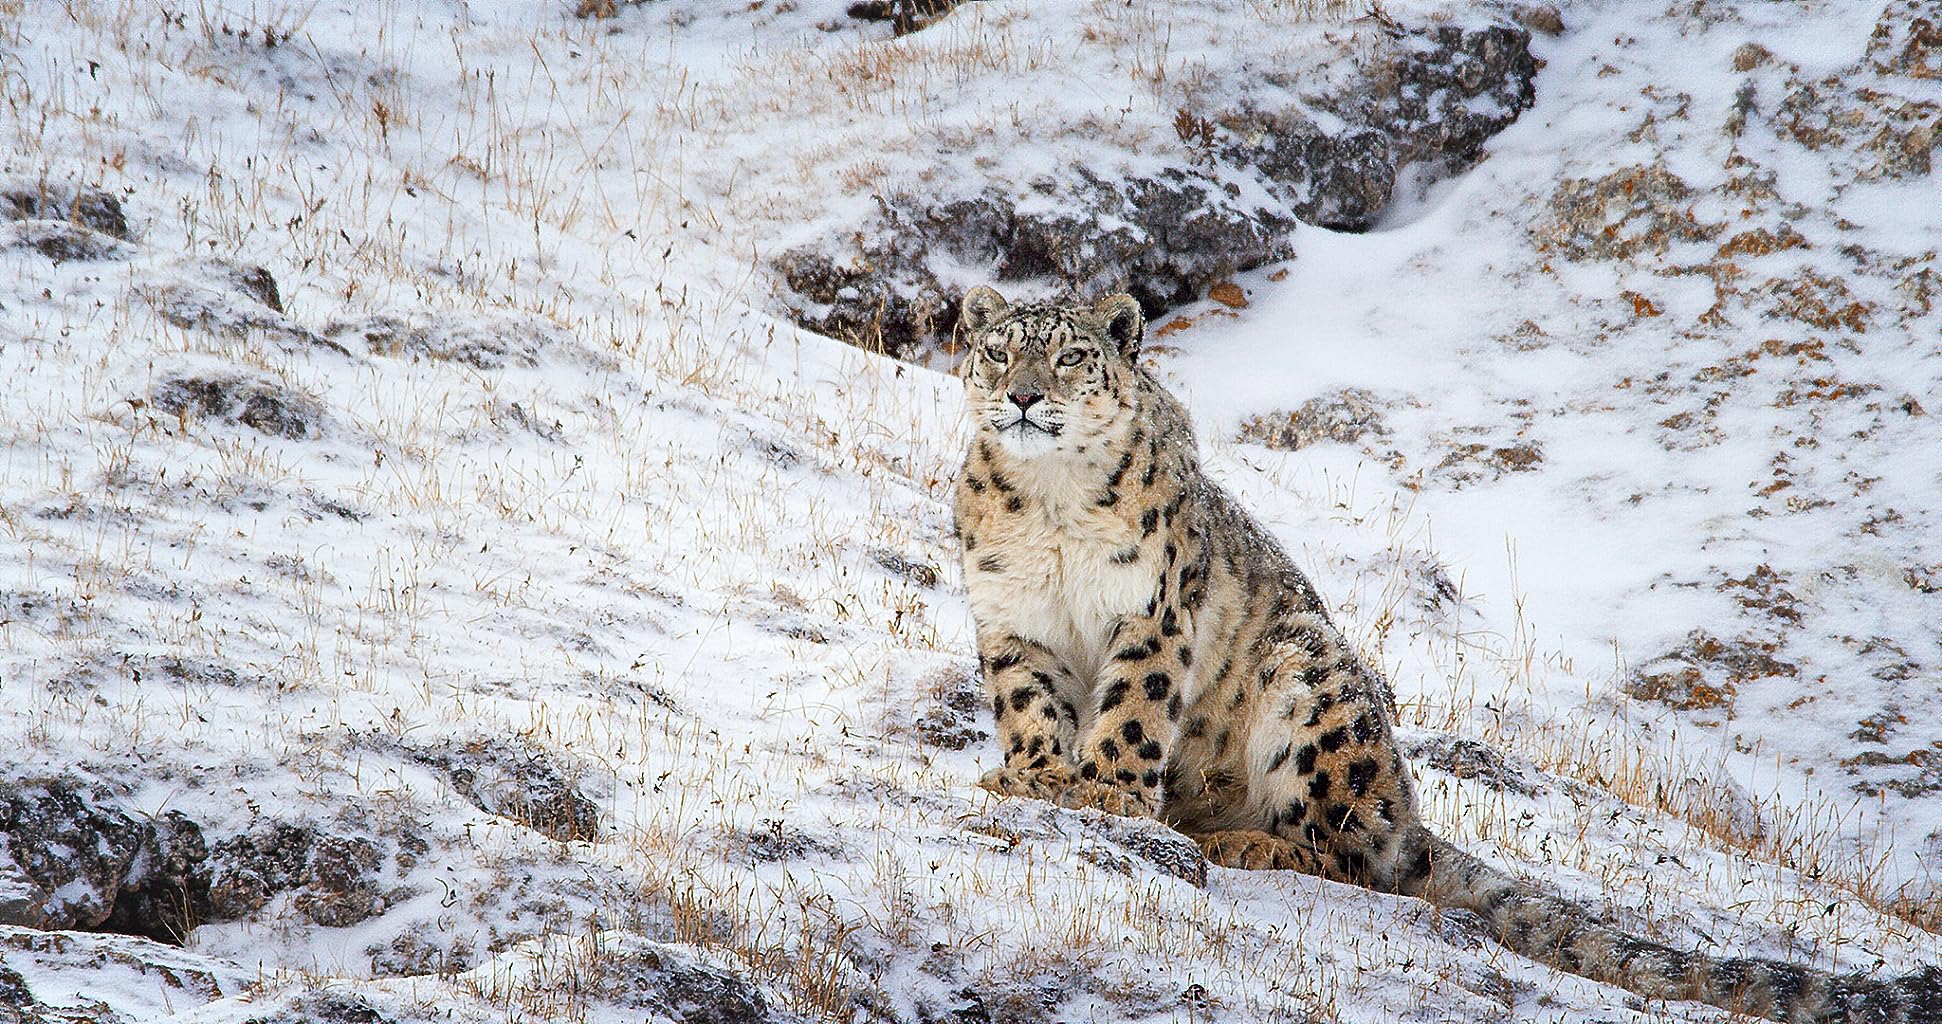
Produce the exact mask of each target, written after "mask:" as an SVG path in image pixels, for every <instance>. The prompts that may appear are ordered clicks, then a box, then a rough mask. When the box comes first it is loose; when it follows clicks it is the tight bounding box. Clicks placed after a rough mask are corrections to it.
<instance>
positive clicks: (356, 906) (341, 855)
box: [296, 835, 385, 928]
mask: <svg viewBox="0 0 1942 1024" xmlns="http://www.w3.org/2000/svg"><path fill="white" fill-rule="evenodd" d="M383 864H384V855H383V853H382V852H380V851H379V849H378V847H377V845H376V844H375V843H373V842H371V841H370V840H369V839H365V838H363V837H361V836H334V835H325V836H319V837H318V838H317V841H316V843H314V844H313V845H312V846H311V848H310V859H309V864H308V867H309V871H308V876H307V877H306V878H305V880H304V887H303V889H302V890H301V891H300V892H298V893H297V898H296V907H297V909H298V910H300V911H303V912H304V913H305V914H306V915H308V916H309V917H310V919H311V920H312V921H315V922H317V923H318V924H321V925H323V926H325V927H326V928H343V927H346V926H349V925H354V924H356V923H358V922H359V921H363V920H365V919H367V918H370V917H374V916H376V915H378V914H380V913H383V912H384V905H385V901H384V895H383V893H382V892H381V891H380V890H379V888H378V870H379V869H380V868H381V867H382V866H383Z"/></svg>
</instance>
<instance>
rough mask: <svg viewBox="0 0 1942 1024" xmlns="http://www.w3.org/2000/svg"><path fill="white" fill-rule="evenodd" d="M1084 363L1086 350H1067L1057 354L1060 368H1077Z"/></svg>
mask: <svg viewBox="0 0 1942 1024" xmlns="http://www.w3.org/2000/svg"><path fill="white" fill-rule="evenodd" d="M1085 361H1086V350H1085V349H1082V348H1069V349H1066V350H1065V351H1064V352H1061V353H1059V365H1060V366H1077V365H1079V364H1080V363H1083V362H1085Z"/></svg>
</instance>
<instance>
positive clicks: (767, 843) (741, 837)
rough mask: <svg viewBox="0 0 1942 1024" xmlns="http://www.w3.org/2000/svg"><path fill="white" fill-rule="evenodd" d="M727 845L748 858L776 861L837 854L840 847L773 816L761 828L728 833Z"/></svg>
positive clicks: (760, 860)
mask: <svg viewBox="0 0 1942 1024" xmlns="http://www.w3.org/2000/svg"><path fill="white" fill-rule="evenodd" d="M727 846H728V848H729V849H730V850H731V851H732V852H736V853H740V854H742V855H744V856H746V857H747V858H748V859H749V860H751V861H758V862H764V863H779V862H782V861H792V860H802V859H803V858H805V857H840V856H842V854H843V847H842V846H840V845H838V844H837V843H835V842H833V841H831V840H829V839H824V838H821V837H818V836H813V835H811V834H809V833H808V832H805V831H803V830H802V829H801V828H798V827H796V826H795V825H791V824H789V823H788V822H784V821H781V820H778V819H774V818H768V819H764V820H763V822H762V827H761V828H752V829H746V830H737V831H736V832H734V833H731V834H730V836H729V842H728V844H727Z"/></svg>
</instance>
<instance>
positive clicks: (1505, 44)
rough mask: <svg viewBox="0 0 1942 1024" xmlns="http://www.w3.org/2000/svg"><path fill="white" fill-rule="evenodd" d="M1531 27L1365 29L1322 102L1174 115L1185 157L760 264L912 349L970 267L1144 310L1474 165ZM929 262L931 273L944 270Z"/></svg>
mask: <svg viewBox="0 0 1942 1024" xmlns="http://www.w3.org/2000/svg"><path fill="white" fill-rule="evenodd" d="M1530 38H1531V37H1530V32H1529V31H1528V30H1526V29H1524V28H1521V27H1517V26H1515V25H1512V24H1509V23H1504V24H1488V25H1484V26H1482V27H1471V28H1463V27H1458V26H1453V25H1442V26H1436V27H1433V28H1419V29H1403V28H1397V29H1394V30H1393V31H1390V32H1384V33H1377V34H1375V36H1374V38H1373V39H1372V40H1371V42H1370V46H1371V48H1372V50H1373V53H1374V56H1372V57H1370V58H1369V59H1367V60H1366V61H1365V63H1364V65H1363V66H1362V67H1360V68H1359V70H1358V71H1357V73H1355V74H1354V75H1351V76H1348V80H1347V82H1346V83H1343V84H1341V85H1339V86H1338V87H1336V88H1335V89H1334V90H1333V91H1332V92H1331V93H1330V94H1329V95H1326V96H1323V97H1319V98H1316V97H1305V98H1304V100H1303V101H1302V102H1296V101H1293V100H1291V99H1288V98H1287V97H1289V96H1291V95H1293V94H1294V93H1295V92H1296V89H1295V86H1296V82H1295V80H1294V78H1293V77H1292V76H1286V77H1287V80H1286V81H1281V80H1279V78H1278V77H1277V75H1278V73H1269V74H1267V75H1266V76H1265V77H1266V78H1267V79H1269V80H1270V84H1272V85H1274V86H1275V88H1274V89H1271V90H1265V91H1264V92H1263V93H1262V95H1264V96H1274V97H1277V98H1278V100H1277V102H1276V103H1275V104H1272V105H1271V104H1270V103H1269V102H1268V101H1267V100H1248V101H1246V102H1245V103H1241V104H1239V105H1238V106H1237V108H1236V109H1228V110H1219V109H1215V110H1206V111H1194V110H1188V109H1185V108H1182V109H1181V110H1180V111H1179V112H1178V114H1177V116H1176V117H1175V119H1174V122H1173V125H1172V129H1173V131H1174V133H1175V134H1176V135H1177V136H1178V137H1179V140H1180V143H1181V151H1182V152H1183V153H1184V154H1185V156H1184V159H1183V160H1182V161H1181V162H1180V163H1178V164H1176V165H1174V166H1168V167H1163V168H1161V169H1160V170H1158V171H1155V172H1150V173H1145V174H1141V175H1137V176H1132V177H1127V178H1123V179H1113V180H1109V179H1107V178H1103V177H1101V176H1099V175H1098V174H1096V173H1095V172H1094V171H1093V170H1091V169H1089V168H1088V167H1086V166H1079V165H1075V166H1071V167H1067V168H1064V169H1062V170H1060V171H1058V172H1056V173H1047V174H1044V175H1041V176H1039V177H1037V178H1034V179H1032V180H1029V181H1023V182H1020V181H1008V180H1002V179H1001V180H998V181H996V182H993V183H992V184H989V185H986V186H984V187H982V188H980V189H978V190H976V191H972V192H956V193H945V194H938V193H934V192H916V191H903V192H896V193H894V194H888V195H879V196H878V197H877V198H878V211H879V212H878V214H877V215H876V216H875V217H874V218H873V221H872V222H871V223H868V224H860V225H850V226H847V227H846V228H845V229H844V230H841V231H839V232H834V233H832V234H831V235H830V236H828V237H825V238H823V239H821V240H818V241H815V242H812V243H809V244H805V245H798V246H796V247H794V248H791V249H789V250H787V251H785V252H783V253H781V254H779V255H778V256H777V257H776V258H775V259H774V268H775V270H776V271H777V274H778V276H779V278H780V282H781V284H782V286H783V287H784V289H785V291H784V295H783V301H784V304H785V305H786V306H787V307H788V310H789V313H790V315H791V317H792V318H793V319H794V320H795V321H796V323H798V324H800V325H801V326H803V327H806V328H809V329H811V330H815V331H819V332H821V333H825V334H829V335H831V336H834V337H838V338H842V339H844V340H846V341H849V342H851V343H853V344H856V345H859V346H862V347H864V348H868V349H872V350H877V351H884V352H889V353H891V354H894V355H899V356H904V357H917V356H920V355H921V354H922V352H923V351H924V348H925V346H926V345H927V344H928V343H931V342H939V341H944V340H945V339H948V338H949V337H950V335H951V332H952V330H953V328H954V326H955V323H956V307H957V301H958V299H959V298H960V296H961V294H962V288H963V286H964V285H963V282H962V281H959V280H954V279H953V277H952V275H954V274H955V275H960V276H961V275H963V274H965V273H967V272H969V273H973V274H976V275H978V276H982V277H987V278H993V279H997V280H1000V281H1019V282H1029V283H1031V284H1032V285H1033V286H1034V287H1036V288H1038V289H1039V290H1049V291H1058V292H1066V293H1078V294H1092V293H1098V292H1103V291H1127V292H1130V293H1131V294H1133V295H1134V296H1135V297H1136V298H1138V299H1139V300H1140V304H1141V305H1142V306H1143V307H1144V308H1145V309H1146V312H1147V314H1148V315H1149V317H1151V316H1157V315H1158V314H1159V313H1161V312H1162V311H1164V310H1165V309H1167V308H1169V307H1172V306H1176V305H1179V304H1181V303H1185V302H1190V301H1193V300H1195V299H1198V298H1200V297H1201V296H1202V295H1204V294H1206V292H1207V289H1208V288H1209V287H1210V286H1211V285H1212V284H1214V283H1215V282H1218V281H1220V280H1222V279H1225V278H1227V277H1230V276H1232V275H1233V274H1234V273H1236V272H1238V271H1243V270H1247V269H1250V268H1253V267H1258V266H1261V265H1263V264H1266V263H1271V262H1275V261H1279V260H1285V259H1289V258H1291V257H1293V256H1294V255H1295V253H1294V248H1293V245H1292V243H1291V241H1290V231H1291V229H1292V228H1294V227H1295V226H1296V225H1297V224H1298V223H1309V224H1317V225H1322V226H1325V227H1330V228H1336V229H1341V230H1350V231H1354V230H1362V229H1364V228H1367V227H1369V226H1370V225H1371V224H1373V223H1374V222H1375V221H1376V219H1377V218H1378V217H1380V216H1381V215H1382V213H1383V211H1384V210H1385V209H1386V208H1387V207H1388V206H1389V205H1390V202H1391V200H1392V198H1393V196H1394V192H1395V189H1396V182H1397V178H1398V174H1399V172H1400V171H1401V170H1402V169H1403V168H1405V167H1411V166H1415V167H1418V168H1420V171H1419V174H1418V178H1419V180H1423V179H1434V178H1435V177H1439V176H1443V175H1448V174H1451V173H1455V172H1457V171H1460V170H1462V169H1464V168H1467V167H1468V166H1470V165H1471V164H1472V163H1474V162H1475V161H1476V160H1477V159H1478V157H1479V156H1480V154H1481V153H1482V150H1483V146H1484V143H1485V142H1486V141H1488V140H1489V138H1490V137H1491V136H1492V135H1495V134H1496V133H1497V132H1499V131H1502V130H1503V129H1504V128H1505V127H1506V126H1508V125H1509V124H1510V123H1511V122H1512V121H1514V120H1515V119H1516V118H1517V115H1518V114H1519V113H1521V112H1522V111H1523V110H1524V109H1525V108H1526V107H1528V106H1530V104H1531V102H1532V100H1533V99H1534V92H1533V88H1532V79H1533V78H1534V76H1535V75H1536V70H1537V64H1536V60H1535V58H1533V57H1532V55H1531V52H1530ZM940 268H945V269H942V270H940Z"/></svg>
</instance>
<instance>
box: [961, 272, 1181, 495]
mask: <svg viewBox="0 0 1942 1024" xmlns="http://www.w3.org/2000/svg"><path fill="white" fill-rule="evenodd" d="M959 322H960V323H961V324H962V325H963V327H964V330H965V337H966V338H967V339H968V340H969V341H970V345H971V350H970V354H969V355H967V356H966V357H965V359H964V362H963V363H962V364H960V365H959V367H958V374H959V376H961V377H963V378H964V383H965V400H966V405H967V407H968V409H969V411H970V413H971V416H972V417H973V419H975V420H976V422H977V425H978V430H979V431H980V432H981V433H983V434H987V435H989V436H992V437H994V438H995V439H996V440H997V441H998V443H999V444H1001V445H1003V446H1004V447H1005V448H1006V449H1007V450H1008V451H1011V452H1012V453H1014V454H1016V455H1020V456H1025V457H1035V456H1039V455H1046V454H1050V453H1053V452H1057V451H1062V450H1070V449H1075V448H1077V447H1079V446H1082V445H1085V444H1087V443H1089V442H1091V441H1093V440H1094V439H1096V438H1098V437H1100V436H1101V435H1104V434H1107V433H1109V432H1112V431H1114V430H1116V429H1118V428H1120V427H1122V426H1123V425H1124V424H1126V423H1127V422H1129V421H1130V419H1131V418H1132V415H1133V412H1134V408H1135V403H1136V401H1137V390H1138V389H1137V387H1136V383H1137V379H1138V376H1139V370H1138V369H1137V367H1136V366H1135V363H1134V360H1135V358H1137V356H1138V355H1139V348H1140V340H1141V338H1142V337H1143V336H1144V334H1145V326H1146V321H1145V318H1144V317H1143V316H1141V315H1140V304H1139V303H1138V302H1137V301H1135V300H1134V298H1133V297H1132V296H1130V295H1124V294H1120V295H1108V296H1106V297H1105V298H1102V299H1099V300H1098V301H1096V302H1093V303H1091V304H1090V305H1085V304H1060V303H1049V302H1043V303H1042V302H1024V303H1019V304H1018V305H1011V304H1009V303H1007V302H1006V301H1005V299H1004V297H1003V296H1001V295H999V294H998V293H997V292H996V291H994V290H992V289H990V288H986V287H983V286H980V287H977V288H973V289H971V291H970V292H968V293H967V294H966V295H965V296H964V305H963V308H962V311H961V313H960V315H959Z"/></svg>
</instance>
